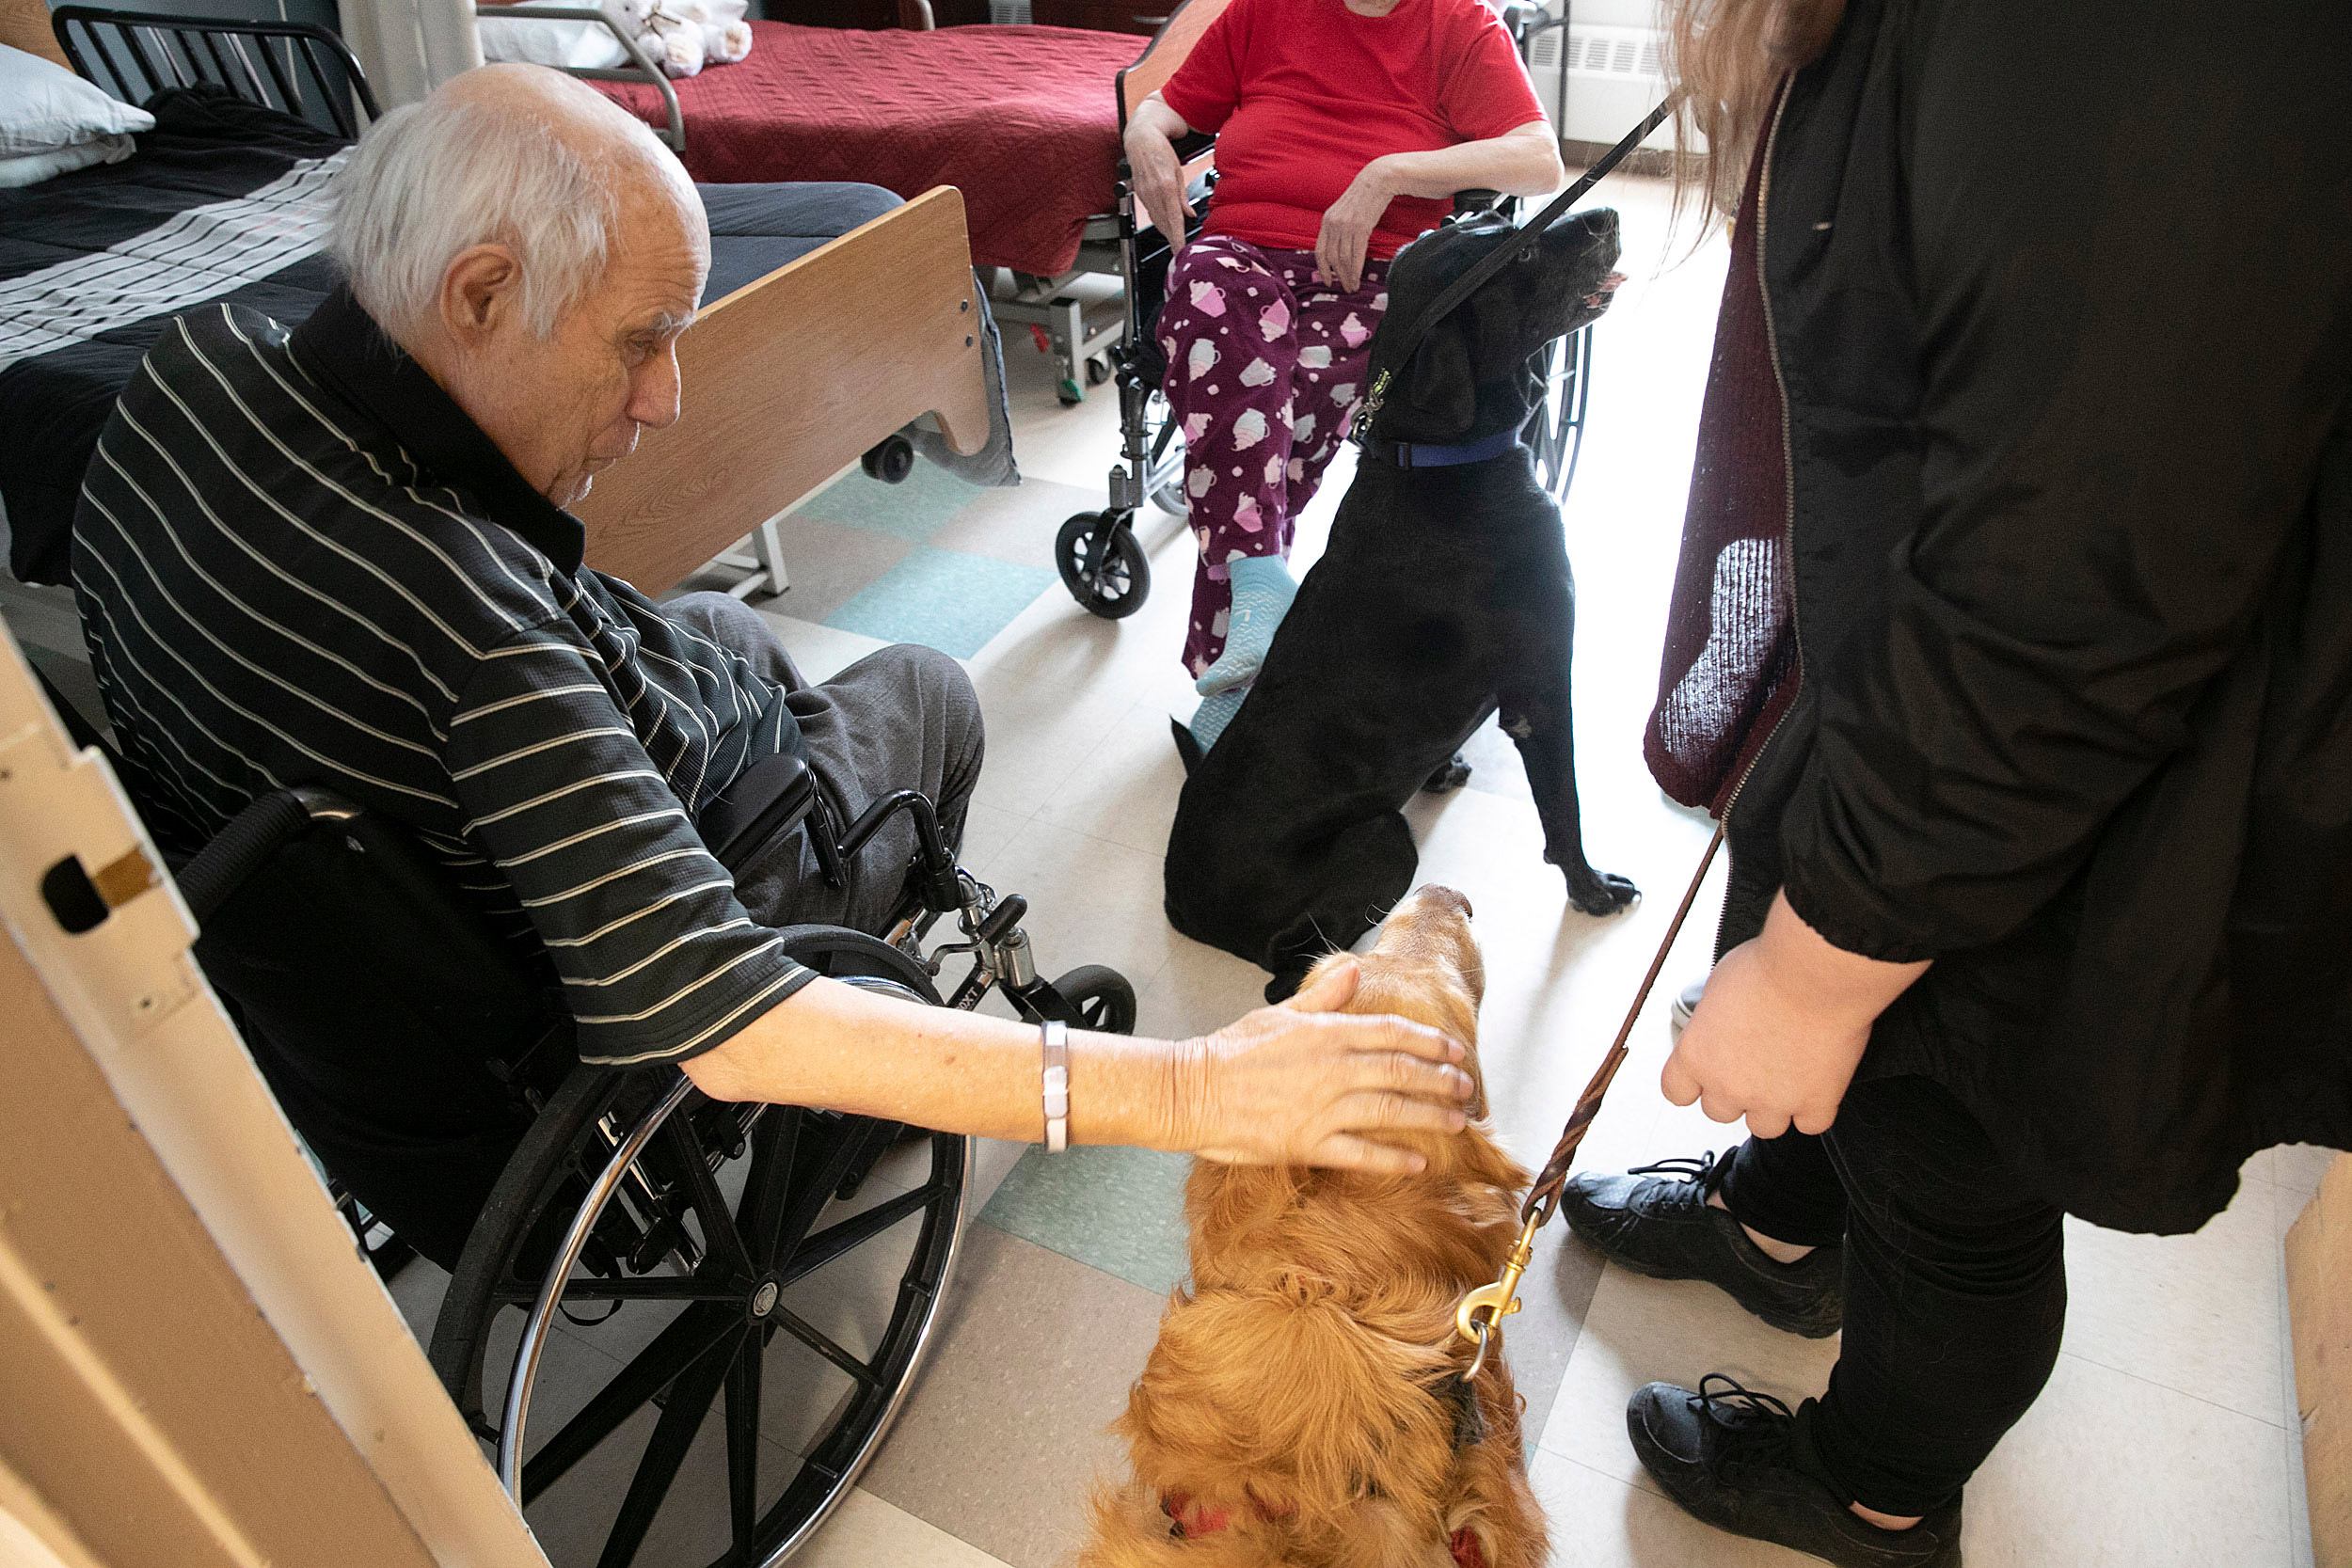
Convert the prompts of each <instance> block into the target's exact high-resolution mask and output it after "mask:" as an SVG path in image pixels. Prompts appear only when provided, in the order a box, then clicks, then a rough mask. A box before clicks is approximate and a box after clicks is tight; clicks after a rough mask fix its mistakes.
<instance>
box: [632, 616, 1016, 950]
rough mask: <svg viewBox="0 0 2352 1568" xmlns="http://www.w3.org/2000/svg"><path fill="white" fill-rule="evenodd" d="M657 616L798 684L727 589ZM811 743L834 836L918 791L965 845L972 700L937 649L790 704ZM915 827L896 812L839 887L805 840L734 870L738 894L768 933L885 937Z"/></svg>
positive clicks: (975, 724) (874, 661) (975, 772)
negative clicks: (895, 796) (895, 794)
mask: <svg viewBox="0 0 2352 1568" xmlns="http://www.w3.org/2000/svg"><path fill="white" fill-rule="evenodd" d="M661 609H662V612H663V613H664V614H666V615H668V616H670V617H672V618H673V619H675V620H676V621H678V622H680V623H682V624H684V625H686V626H691V627H692V628H694V629H695V630H696V631H698V632H701V633H702V634H703V635H704V636H706V637H708V638H709V639H710V640H711V641H714V642H718V643H721V644H723V645H724V646H726V647H730V648H733V649H735V650H736V651H737V652H738V653H739V654H741V655H742V656H743V657H746V658H748V659H750V660H751V663H752V668H753V669H754V670H755V671H757V672H758V673H760V674H761V675H763V676H765V677H766V678H767V679H769V680H772V681H779V682H784V683H787V684H789V685H798V684H799V682H800V679H801V677H800V674H799V673H798V672H797V671H795V670H794V669H793V668H792V665H791V660H790V658H789V657H788V656H787V654H786V653H785V650H784V645H783V643H781V642H780V641H777V639H776V634H775V631H774V628H773V627H772V626H771V625H770V623H769V621H768V619H767V617H765V616H763V615H761V614H760V613H759V611H757V610H754V609H752V608H751V607H750V606H748V605H746V604H744V603H743V602H742V601H741V600H739V599H737V598H734V597H732V596H731V595H729V594H679V595H678V596H677V597H676V598H675V599H672V600H671V601H670V602H669V603H667V604H665V605H663V606H662V607H661ZM788 705H789V706H790V707H791V709H792V716H793V718H795V719H797V720H799V721H800V725H801V738H802V739H803V741H804V742H806V744H807V747H808V761H809V768H810V769H811V770H812V771H813V772H814V773H815V774H816V775H817V785H818V793H819V794H820V795H821V796H822V797H823V799H824V802H825V807H826V810H827V811H828V812H829V813H830V814H831V816H832V818H833V827H834V832H840V831H842V830H843V829H846V828H847V827H849V825H850V823H851V822H852V821H854V820H855V819H856V817H857V815H858V813H860V812H862V811H864V810H865V809H866V803H867V802H868V801H871V800H877V799H879V798H880V797H882V796H884V795H887V794H889V793H890V792H891V791H892V790H894V789H919V790H921V791H922V792H923V793H924V794H926V795H928V796H930V799H931V803H932V804H933V805H935V806H936V807H938V809H939V827H940V831H941V832H943V833H945V834H946V839H947V844H948V847H950V848H953V847H955V846H957V845H958V844H960V843H961V842H962V839H963V819H964V816H965V815H966V812H967V809H968V808H969V806H970V803H971V799H972V786H973V785H974V784H977V783H978V782H979V777H980V752H981V735H980V700H979V698H978V697H977V695H976V694H975V693H974V692H973V690H972V681H971V677H970V676H968V675H966V674H965V673H963V666H961V664H958V663H957V662H956V661H955V660H954V659H952V658H950V657H947V656H946V654H943V653H941V652H939V651H938V650H937V649H934V648H925V647H919V646H916V645H914V644H912V643H900V644H898V645H897V646H895V647H888V648H883V649H882V650H880V651H879V652H876V653H872V654H868V655H867V656H866V657H864V658H862V659H859V660H858V661H857V662H856V663H855V664H852V665H850V667H849V668H848V669H846V670H844V671H842V672H841V673H839V674H837V675H835V676H834V678H833V679H831V680H829V681H827V682H825V683H824V684H823V685H822V686H807V687H802V688H801V689H798V690H796V691H794V692H793V693H792V695H791V697H790V698H789V699H788ZM913 858H914V821H913V819H912V818H910V817H909V816H906V815H905V814H904V813H901V814H899V815H898V816H894V817H892V818H891V820H890V825H889V826H888V827H886V828H884V829H883V830H882V832H880V833H878V834H876V835H875V836H874V838H873V840H872V841H871V842H870V843H868V844H867V845H866V847H865V848H864V849H862V850H860V851H859V852H858V855H857V857H856V858H855V859H854V860H852V861H850V863H849V865H848V867H847V873H848V875H847V879H846V884H845V885H844V886H842V887H838V888H834V887H828V886H826V885H825V879H824V877H823V876H822V875H821V874H820V873H819V872H818V866H817V857H816V855H815V854H814V853H812V852H811V851H810V849H809V847H808V835H807V834H806V833H804V832H803V833H795V834H793V835H792V836H791V837H790V838H788V839H787V840H786V841H785V842H784V844H783V845H782V846H781V847H780V848H779V849H778V850H777V851H776V852H774V853H772V854H770V855H769V856H767V857H765V858H764V859H762V860H760V861H758V862H755V863H753V864H751V865H748V866H745V867H743V868H741V869H740V870H739V871H738V872H737V873H736V878H735V889H736V896H737V897H739V898H740V899H741V900H742V901H743V908H744V909H745V910H746V911H748V912H749V913H750V914H751V917H752V918H753V919H754V920H757V921H760V922H762V923H763V924H766V925H770V926H793V925H799V924H803V923H810V924H821V925H827V926H848V927H852V928H854V929H856V930H861V931H870V932H873V933H875V934H877V935H879V934H882V928H883V927H884V925H885V924H886V923H887V922H888V921H889V920H890V918H891V916H892V915H893V914H894V913H896V912H897V911H898V900H899V895H900V893H901V892H902V890H903V889H904V887H905V883H906V869H907V863H908V862H909V861H910V860H912V859H913Z"/></svg>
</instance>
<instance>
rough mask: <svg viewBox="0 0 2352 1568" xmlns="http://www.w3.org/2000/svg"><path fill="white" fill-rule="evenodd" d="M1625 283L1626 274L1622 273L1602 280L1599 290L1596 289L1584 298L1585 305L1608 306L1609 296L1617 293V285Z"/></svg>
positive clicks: (1616, 273)
mask: <svg viewBox="0 0 2352 1568" xmlns="http://www.w3.org/2000/svg"><path fill="white" fill-rule="evenodd" d="M1624 281H1625V274H1623V273H1621V272H1613V273H1611V274H1610V275H1609V276H1608V277H1604V278H1602V279H1601V280H1600V287H1599V288H1597V289H1595V290H1594V291H1593V292H1592V293H1589V294H1586V295H1585V296H1584V303H1585V304H1587V305H1606V304H1608V303H1609V296H1610V295H1611V294H1613V293H1616V292H1617V285H1618V284H1620V283H1623V282H1624Z"/></svg>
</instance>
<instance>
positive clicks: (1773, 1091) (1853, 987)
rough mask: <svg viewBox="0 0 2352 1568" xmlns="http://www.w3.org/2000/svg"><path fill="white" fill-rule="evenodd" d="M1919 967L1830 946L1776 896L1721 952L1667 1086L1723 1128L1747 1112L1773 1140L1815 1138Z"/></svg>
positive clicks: (1755, 1128)
mask: <svg viewBox="0 0 2352 1568" xmlns="http://www.w3.org/2000/svg"><path fill="white" fill-rule="evenodd" d="M1927 969H1928V966H1927V965H1926V964H1924V963H1883V962H1881V961H1880V960H1878V959H1876V958H1864V957H1862V956H1861V955H1860V954H1857V953H1849V952H1846V951H1845V950H1844V949H1842V948H1838V947H1835V946H1832V945H1831V944H1830V942H1828V941H1827V939H1825V938H1823V937H1822V936H1821V935H1820V933H1819V932H1817V931H1815V930H1814V929H1813V927H1810V926H1807V925H1806V924H1805V923H1804V918H1803V917H1802V916H1800V915H1799V914H1798V913H1797V911H1795V910H1793V909H1791V908H1790V907H1789V904H1788V898H1787V897H1786V896H1775V897H1774V898H1773V900H1772V912H1771V913H1770V914H1769V915H1767V916H1766V917H1765V921H1764V931H1763V934H1762V935H1760V936H1758V937H1756V939H1755V940H1753V941H1751V942H1741V943H1740V945H1739V946H1737V947H1735V948H1733V949H1732V950H1731V951H1730V952H1728V953H1726V954H1724V956H1723V958H1722V960H1721V961H1720V962H1718V963H1717V964H1716V965H1715V970H1714V973H1713V974H1709V975H1708V977H1707V990H1705V991H1704V992H1703V993H1702V994H1701V995H1700V997H1699V1005H1698V1010H1697V1011H1695V1012H1693V1013H1692V1015H1691V1022H1690V1023H1689V1025H1688V1026H1687V1027H1685V1028H1684V1030H1683V1031H1682V1038H1681V1039H1680V1040H1679V1041H1677V1043H1676V1045H1675V1050H1674V1054H1673V1055H1672V1056H1670V1057H1668V1058H1667V1060H1666V1069H1665V1071H1664V1073H1663V1074H1661V1078H1660V1084H1661V1087H1663V1088H1664V1090H1665V1092H1666V1098H1667V1099H1668V1100H1671V1101H1674V1102H1675V1103H1676V1104H1677V1105H1688V1104H1690V1103H1691V1102H1692V1101H1694V1100H1695V1101H1698V1102H1699V1104H1700V1106H1701V1107H1702V1108H1703V1109H1704V1110H1705V1111H1706V1112H1707V1114H1708V1117H1712V1118H1713V1119H1714V1120H1716V1121H1737V1120H1739V1119H1740V1117H1743V1116H1744V1117H1747V1120H1748V1131H1749V1132H1752V1133H1754V1134H1755V1135H1756V1136H1757V1137H1759V1138H1776V1137H1778V1136H1780V1134H1782V1133H1783V1132H1788V1129H1789V1128H1790V1127H1791V1126H1792V1125H1793V1126H1794V1127H1795V1128H1796V1130H1797V1131H1798V1132H1822V1131H1824V1130H1825V1129H1827V1128H1828V1126H1829V1125H1830V1123H1831V1122H1833V1121H1835V1120H1836V1118H1837V1106H1838V1102H1839V1101H1842V1100H1844V1099H1845V1098H1846V1085H1848V1084H1849V1083H1850V1082H1851V1081H1852V1078H1853V1073H1854V1069H1855V1068H1856V1067H1858V1066H1859V1065H1861V1062H1862V1053H1863V1052H1864V1050H1865V1049H1866V1048H1867V1047H1868V1045H1869V1043H1870V1025H1871V1024H1872V1023H1873V1022H1876V1021H1877V1019H1878V1016H1879V1014H1881V1013H1883V1012H1884V1011H1885V1010H1886V1008H1887V1006H1888V1005H1889V1004H1891V1003H1892V1002H1893V1001H1894V1000H1895V998H1896V997H1898V996H1900V995H1901V994H1902V993H1903V991H1904V990H1906V989H1908V988H1909V986H1910V985H1911V983H1912V982H1913V981H1914V980H1916V979H1917V978H1918V977H1919V976H1920V975H1922V974H1926V973H1927Z"/></svg>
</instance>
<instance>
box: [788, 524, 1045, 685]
mask: <svg viewBox="0 0 2352 1568" xmlns="http://www.w3.org/2000/svg"><path fill="white" fill-rule="evenodd" d="M1056 580H1057V578H1056V577H1055V574H1054V570H1053V568H1052V567H1050V566H1024V565H1021V564H1019V563H1017V562H1010V561H998V560H995V559H994V558H993V557H990V556H984V555H966V554H964V553H963V552H962V551H961V550H935V549H932V548H930V546H916V547H915V550H914V553H913V554H912V555H910V556H908V557H907V558H906V559H905V560H904V561H901V562H898V564H897V565H896V566H893V567H892V568H891V569H890V570H889V571H887V572H884V573H883V574H882V576H881V577H880V578H876V579H875V580H874V581H872V582H870V583H868V584H866V587H865V588H863V589H861V590H859V591H858V593H857V594H854V595H852V596H851V597H850V601H849V602H848V603H847V604H844V605H843V606H842V607H841V608H840V609H838V610H834V612H833V613H832V614H831V615H828V616H826V617H825V625H827V626H837V627H839V628H840V629H841V630H843V631H855V632H863V633H865V634H866V636H868V637H879V638H881V639H882V641H885V642H920V643H922V644H924V645H925V646H926V647H931V648H937V649H938V650H939V651H940V652H942V653H945V654H953V655H954V656H955V657H958V658H970V657H972V656H973V655H974V654H977V653H978V652H979V651H980V649H981V648H982V647H983V646H985V645H986V643H987V642H988V640H989V639H990V638H992V637H993V636H995V635H996V634H997V633H998V632H1000V631H1002V630H1004V629H1005V626H1007V624H1008V623H1009V622H1010V621H1011V620H1012V618H1013V617H1014V616H1016V615H1018V614H1020V613H1021V612H1022V611H1023V610H1026V609H1027V608H1028V607H1029V605H1030V604H1031V603H1032V602H1033V601H1034V600H1035V599H1036V598H1037V596H1038V595H1039V594H1042V593H1044V592H1045V590H1047V589H1048V588H1051V587H1052V586H1053V585H1054V583H1055V581H1056Z"/></svg>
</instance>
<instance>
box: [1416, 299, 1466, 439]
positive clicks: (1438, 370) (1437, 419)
mask: <svg viewBox="0 0 2352 1568" xmlns="http://www.w3.org/2000/svg"><path fill="white" fill-rule="evenodd" d="M1403 401H1404V403H1405V404H1406V408H1408V409H1409V410H1410V411H1411V412H1410V413H1409V414H1408V415H1407V416H1406V419H1407V420H1408V422H1409V423H1410V425H1411V432H1410V434H1411V436H1413V437H1414V438H1417V439H1420V440H1424V441H1427V440H1444V439H1446V438H1447V437H1449V436H1459V435H1461V434H1462V433H1463V432H1464V431H1466V430H1468V429H1470V420H1472V419H1473V418H1474V417H1475V416H1476V415H1477V413H1478V384H1477V381H1476V379H1475V378H1474V377H1473V376H1472V375H1471V373H1470V308H1469V306H1468V305H1465V306H1463V307H1461V308H1459V309H1455V310H1454V312H1453V315H1452V317H1451V318H1450V319H1449V320H1446V321H1442V322H1438V323H1437V324H1436V325H1433V326H1431V327H1430V329H1429V332H1428V335H1427V336H1425V337H1423V338H1422V341H1421V346H1420V347H1419V348H1417V349H1415V350H1414V351H1413V362H1412V364H1411V365H1410V366H1408V367H1407V368H1406V373H1405V396H1404V399H1403Z"/></svg>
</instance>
